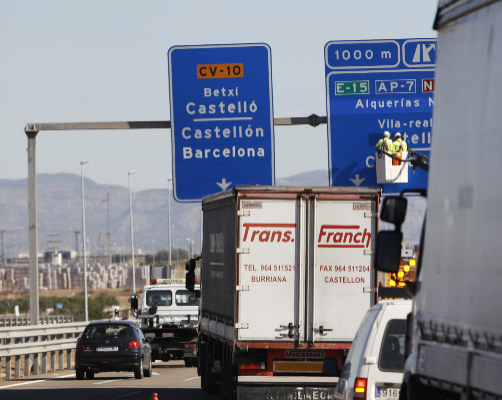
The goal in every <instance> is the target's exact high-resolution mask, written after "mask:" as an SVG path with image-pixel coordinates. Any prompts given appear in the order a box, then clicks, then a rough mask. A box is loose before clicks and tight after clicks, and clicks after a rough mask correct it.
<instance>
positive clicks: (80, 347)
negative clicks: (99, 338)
mask: <svg viewBox="0 0 502 400" xmlns="http://www.w3.org/2000/svg"><path fill="white" fill-rule="evenodd" d="M77 349H79V350H85V343H84V342H78V343H77Z"/></svg>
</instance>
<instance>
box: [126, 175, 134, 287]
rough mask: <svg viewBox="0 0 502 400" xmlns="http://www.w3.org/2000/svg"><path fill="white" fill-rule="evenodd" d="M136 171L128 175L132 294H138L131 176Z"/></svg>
mask: <svg viewBox="0 0 502 400" xmlns="http://www.w3.org/2000/svg"><path fill="white" fill-rule="evenodd" d="M135 173H136V171H135V170H134V171H129V172H128V173H127V174H128V176H129V214H130V215H131V254H132V293H133V294H134V293H136V273H135V271H134V238H133V237H134V236H133V229H132V195H131V175H132V174H135Z"/></svg>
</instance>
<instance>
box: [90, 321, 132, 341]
mask: <svg viewBox="0 0 502 400" xmlns="http://www.w3.org/2000/svg"><path fill="white" fill-rule="evenodd" d="M83 338H84V339H91V340H94V339H105V338H106V339H134V332H133V329H132V327H131V326H129V325H119V324H116V325H115V324H106V325H105V324H103V325H100V324H98V325H89V326H88V327H87V328H86V329H85V331H84V334H83Z"/></svg>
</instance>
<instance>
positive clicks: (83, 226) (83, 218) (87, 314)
mask: <svg viewBox="0 0 502 400" xmlns="http://www.w3.org/2000/svg"><path fill="white" fill-rule="evenodd" d="M89 161H91V160H84V161H80V176H81V179H82V232H83V233H84V237H83V240H84V315H85V322H87V321H89V308H88V306H87V257H86V250H85V249H86V239H85V205H84V164H87V163H88V162H89Z"/></svg>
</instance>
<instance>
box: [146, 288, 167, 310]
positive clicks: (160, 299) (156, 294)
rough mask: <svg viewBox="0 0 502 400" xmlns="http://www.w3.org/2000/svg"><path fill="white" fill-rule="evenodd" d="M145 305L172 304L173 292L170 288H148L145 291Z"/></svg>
mask: <svg viewBox="0 0 502 400" xmlns="http://www.w3.org/2000/svg"><path fill="white" fill-rule="evenodd" d="M145 302H146V305H147V306H148V307H152V306H170V305H171V304H173V294H172V292H171V291H170V290H150V291H148V292H146V301H145Z"/></svg>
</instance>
